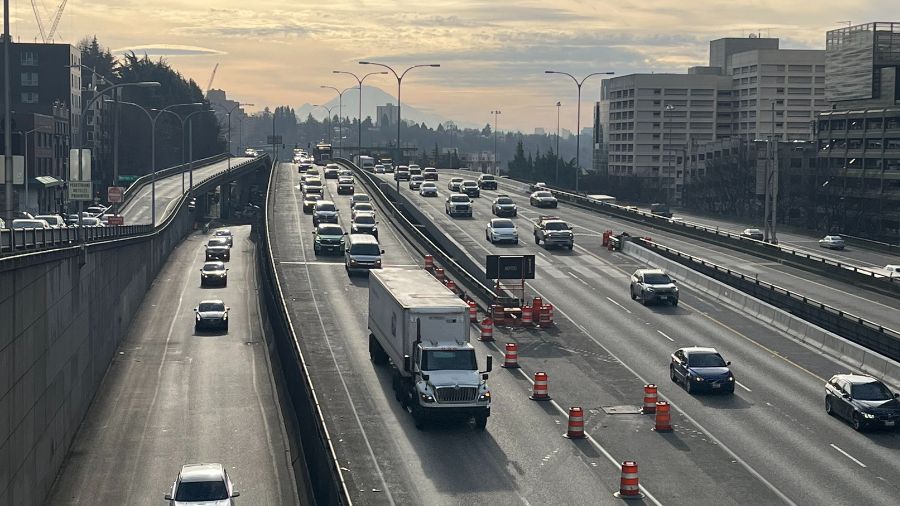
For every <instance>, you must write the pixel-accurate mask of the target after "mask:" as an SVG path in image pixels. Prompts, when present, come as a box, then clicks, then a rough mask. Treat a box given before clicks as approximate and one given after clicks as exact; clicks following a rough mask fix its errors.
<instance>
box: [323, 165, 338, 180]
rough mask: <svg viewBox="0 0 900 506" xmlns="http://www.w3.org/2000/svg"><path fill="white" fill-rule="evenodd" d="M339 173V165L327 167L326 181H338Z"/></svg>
mask: <svg viewBox="0 0 900 506" xmlns="http://www.w3.org/2000/svg"><path fill="white" fill-rule="evenodd" d="M339 171H340V169H339V168H338V167H337V165H334V166H331V165H329V166H326V167H325V179H337V178H338V172H339Z"/></svg>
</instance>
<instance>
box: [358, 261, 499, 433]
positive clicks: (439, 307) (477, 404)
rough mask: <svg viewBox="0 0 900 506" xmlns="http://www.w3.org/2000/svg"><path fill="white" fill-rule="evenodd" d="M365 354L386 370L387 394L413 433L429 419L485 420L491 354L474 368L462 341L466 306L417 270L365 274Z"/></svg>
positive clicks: (474, 362)
mask: <svg viewBox="0 0 900 506" xmlns="http://www.w3.org/2000/svg"><path fill="white" fill-rule="evenodd" d="M369 356H370V357H371V359H372V362H373V363H375V364H376V365H390V366H391V367H392V369H393V377H392V383H393V385H392V386H393V389H394V395H395V397H396V398H397V400H398V401H399V402H400V404H401V405H402V406H403V407H404V408H405V409H406V410H407V411H409V412H410V413H411V414H412V416H413V420H414V421H415V424H416V428H418V429H420V430H421V429H423V428H424V426H425V423H426V422H427V421H428V420H429V419H448V418H459V419H466V420H468V419H474V420H475V426H476V427H477V428H478V429H479V430H483V429H484V428H485V426H486V425H487V419H488V417H489V416H490V415H491V390H490V388H488V386H487V379H488V373H489V372H490V371H491V365H492V357H490V356H488V357H487V359H486V364H485V370H484V371H479V370H478V363H477V360H476V357H475V349H474V348H473V347H472V345H471V344H470V343H469V306H468V305H467V304H466V303H465V302H463V301H462V300H460V299H459V297H457V296H456V294H454V293H453V292H451V291H450V290H449V289H447V288H446V287H445V286H444V285H443V284H441V283H440V282H439V281H438V280H436V279H435V278H434V277H432V276H431V275H430V274H428V273H427V272H425V271H424V270H422V269H419V268H413V269H410V268H386V269H381V270H377V271H372V272H371V274H370V277H369Z"/></svg>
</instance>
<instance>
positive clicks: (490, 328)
mask: <svg viewBox="0 0 900 506" xmlns="http://www.w3.org/2000/svg"><path fill="white" fill-rule="evenodd" d="M480 340H481V341H493V340H494V322H493V320H491V319H490V318H485V319H484V320H481V338H480Z"/></svg>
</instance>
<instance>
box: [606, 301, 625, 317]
mask: <svg viewBox="0 0 900 506" xmlns="http://www.w3.org/2000/svg"><path fill="white" fill-rule="evenodd" d="M606 300H608V301H610V302H612V303H613V304H615V305H617V306H619V307H620V308H622V309H624V310H625V312H626V313H628V314H631V311H630V310H629V309H628V308H627V307H625V306H623V305H622V304H619V303H618V302H616V301H614V300H612V299H610V298H609V297H607V298H606Z"/></svg>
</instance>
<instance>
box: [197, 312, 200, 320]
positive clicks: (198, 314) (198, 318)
mask: <svg viewBox="0 0 900 506" xmlns="http://www.w3.org/2000/svg"><path fill="white" fill-rule="evenodd" d="M197 320H198V321H199V320H200V313H197Z"/></svg>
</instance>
